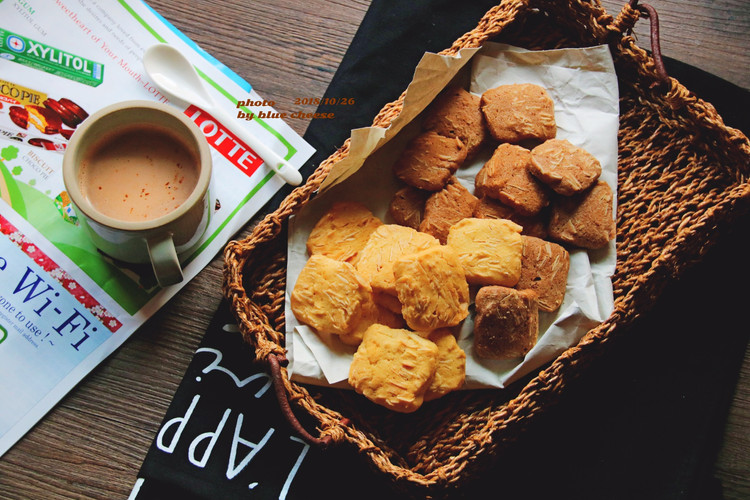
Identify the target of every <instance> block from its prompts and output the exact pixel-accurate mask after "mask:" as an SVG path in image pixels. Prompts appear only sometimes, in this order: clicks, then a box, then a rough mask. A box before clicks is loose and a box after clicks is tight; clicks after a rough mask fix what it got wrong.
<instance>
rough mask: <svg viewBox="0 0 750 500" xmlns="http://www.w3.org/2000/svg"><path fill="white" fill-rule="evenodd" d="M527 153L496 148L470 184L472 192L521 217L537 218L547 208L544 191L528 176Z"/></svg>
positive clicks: (510, 146) (513, 148)
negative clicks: (473, 190) (497, 201)
mask: <svg viewBox="0 0 750 500" xmlns="http://www.w3.org/2000/svg"><path fill="white" fill-rule="evenodd" d="M530 165H531V151H529V150H528V149H526V148H522V147H521V146H516V145H514V144H507V143H506V144H500V145H499V146H498V147H497V148H496V149H495V151H494V153H492V157H491V158H490V159H489V160H488V161H487V163H485V164H484V166H483V167H482V168H481V170H480V171H479V172H478V173H477V176H476V178H475V180H474V185H475V192H477V193H480V194H481V195H484V196H489V197H491V198H494V199H496V200H500V201H501V202H502V203H504V204H505V205H507V206H509V207H511V208H513V209H514V210H515V211H516V212H517V213H519V214H521V215H525V216H531V215H536V214H538V213H539V212H540V211H541V210H542V209H543V208H544V207H546V206H547V205H549V196H548V194H547V187H546V186H544V185H543V184H542V183H541V182H539V181H538V180H537V179H536V178H535V177H534V176H533V175H531V172H530V171H529V166H530Z"/></svg>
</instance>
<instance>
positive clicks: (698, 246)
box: [224, 0, 750, 496]
mask: <svg viewBox="0 0 750 500" xmlns="http://www.w3.org/2000/svg"><path fill="white" fill-rule="evenodd" d="M644 13H646V14H648V13H649V10H648V8H647V7H646V6H640V7H638V6H636V2H635V1H631V3H630V4H628V5H625V6H624V7H623V10H622V12H620V14H619V15H618V16H617V17H616V18H613V17H612V16H610V15H608V14H607V13H606V12H605V10H604V9H603V7H602V6H601V5H600V4H599V3H598V2H597V1H590V2H586V1H583V0H580V1H576V0H571V1H569V2H560V1H558V0H537V1H523V0H507V1H503V2H502V3H500V4H499V5H497V6H496V7H495V8H493V9H491V10H490V11H489V12H488V13H487V14H486V15H485V16H484V17H483V18H482V19H481V21H480V22H479V24H478V25H477V27H476V28H475V29H474V30H472V31H470V32H469V33H466V34H465V35H464V36H462V37H461V38H459V39H458V40H457V41H456V42H455V43H454V44H453V46H452V47H450V48H448V49H446V50H445V51H443V52H442V54H446V55H452V54H455V53H457V52H458V50H460V49H462V48H466V47H478V46H481V45H482V44H483V43H484V42H485V41H488V40H490V39H491V40H495V41H502V42H507V43H511V44H514V45H518V46H524V47H527V48H554V47H584V46H591V45H596V44H602V43H607V44H609V46H610V48H611V51H612V55H613V58H614V61H615V66H616V69H617V74H618V78H619V85H620V96H621V97H620V112H621V116H620V130H619V162H618V201H617V206H618V211H617V269H616V272H615V274H614V276H613V287H614V297H615V307H614V311H613V313H612V314H611V316H610V317H609V318H608V319H607V320H606V321H605V322H604V323H602V324H600V325H599V326H598V327H596V328H594V329H593V330H591V331H589V332H588V333H587V334H586V335H585V336H584V337H583V339H582V340H581V341H580V342H579V343H578V344H577V345H576V346H574V347H571V348H569V349H568V350H566V351H565V352H564V353H563V354H562V355H560V356H559V357H558V358H557V359H556V360H555V361H554V362H552V363H551V364H549V365H548V366H546V367H544V368H543V369H542V370H540V371H538V372H536V373H535V374H533V375H532V376H530V377H528V378H527V379H525V380H523V381H521V382H518V383H516V384H514V386H513V387H512V388H511V389H508V390H504V391H459V392H456V393H452V394H449V395H448V396H445V397H444V398H441V400H438V401H434V402H433V403H432V407H431V411H430V412H416V413H414V414H410V415H402V414H396V413H394V412H388V411H387V410H384V409H379V408H374V406H375V405H372V404H370V403H369V402H367V401H366V400H364V398H362V397H361V396H359V395H357V394H355V393H354V392H353V391H344V390H334V389H324V388H317V387H316V388H314V389H310V390H311V391H313V392H315V397H313V396H312V395H311V394H310V393H309V392H308V389H307V388H306V387H303V386H301V385H299V384H297V383H294V382H291V381H290V380H289V378H288V376H287V372H286V370H285V368H284V361H285V349H284V334H283V333H282V332H283V331H284V294H285V272H286V269H285V262H286V232H285V228H286V221H287V219H288V217H289V216H290V215H292V214H294V213H296V212H297V211H298V210H299V209H300V208H301V207H302V206H304V205H305V204H306V203H307V201H308V200H310V198H311V197H312V196H313V195H314V193H315V191H316V190H317V188H318V187H319V186H320V184H321V182H322V181H323V180H324V179H325V177H326V175H327V174H328V172H329V171H330V168H331V166H332V165H333V164H334V163H335V162H337V161H339V160H340V159H342V158H344V157H346V156H347V154H348V147H349V141H347V142H346V143H345V144H344V145H343V146H342V147H341V148H340V149H339V150H338V151H336V152H335V153H334V154H333V155H331V156H330V157H329V158H328V159H327V160H326V161H324V162H323V163H322V164H321V165H320V166H319V167H318V168H317V170H316V171H315V172H314V173H313V174H312V175H311V176H310V177H309V178H308V179H307V181H306V183H305V184H304V185H303V186H300V187H298V188H296V189H295V190H294V191H293V192H292V193H291V194H290V195H289V196H288V197H287V198H286V199H285V200H284V201H283V202H282V203H281V205H280V207H279V208H278V209H277V210H276V211H274V212H273V213H271V214H269V215H268V216H266V217H265V218H264V219H263V220H262V221H261V222H260V223H259V224H258V225H257V226H255V228H254V229H253V231H252V233H251V234H250V235H249V236H248V237H247V238H246V239H244V240H241V241H233V242H230V243H229V244H228V245H227V247H226V250H225V282H224V293H225V295H226V297H227V298H228V300H229V301H230V306H231V309H232V310H233V312H234V314H235V316H236V319H237V321H238V323H239V326H240V331H241V332H242V335H243V337H244V339H245V340H246V341H247V342H249V343H250V344H252V345H253V346H254V348H255V351H256V360H257V361H258V362H260V363H263V364H265V366H266V368H267V370H269V371H270V372H271V373H272V374H274V375H275V376H276V380H277V394H278V395H279V400H280V403H281V405H282V409H285V410H286V411H287V412H288V414H289V415H291V411H290V409H294V413H296V415H297V416H298V417H299V418H300V419H301V420H302V421H304V422H305V425H304V426H302V425H300V424H299V423H298V422H297V421H296V420H295V419H294V418H293V417H291V423H292V425H293V426H295V428H296V429H297V430H298V432H299V433H300V434H301V435H302V436H303V437H305V438H306V439H307V440H308V441H310V442H312V443H315V444H318V445H335V444H348V445H350V446H354V447H356V449H357V450H358V451H359V452H360V454H362V455H363V456H365V457H366V458H367V459H368V461H369V462H370V463H371V465H373V466H374V467H375V468H376V469H377V470H379V471H381V472H382V473H383V475H384V476H385V477H387V478H389V479H390V480H392V482H393V483H395V484H396V485H397V486H400V487H402V488H403V489H405V490H408V491H411V492H412V493H413V492H418V493H419V494H420V496H427V495H430V496H432V495H435V496H438V495H440V494H444V492H446V491H450V490H451V489H452V488H451V487H455V486H458V485H460V484H462V483H463V482H464V480H466V479H467V478H470V477H472V476H474V475H476V474H477V472H479V471H480V470H483V469H484V468H486V467H488V465H489V464H491V463H492V462H493V459H494V458H497V456H498V455H499V454H501V453H502V451H503V449H504V448H505V447H507V445H508V444H509V443H511V442H513V441H514V440H516V439H517V438H518V437H519V436H520V435H521V434H522V432H523V431H524V430H525V429H526V428H528V426H529V424H530V423H531V422H532V420H533V419H535V418H536V417H538V416H539V415H540V414H541V413H542V412H544V411H545V408H547V407H549V406H550V405H552V404H554V402H555V401H556V400H558V399H559V398H560V397H561V396H562V395H563V392H564V388H565V386H566V384H567V383H569V382H570V381H571V380H573V379H575V378H576V377H579V376H582V375H584V374H585V372H586V367H587V366H588V365H589V364H590V363H591V361H592V360H593V359H595V358H596V357H597V356H599V355H600V354H601V353H602V352H603V350H604V349H606V348H607V343H608V341H609V340H611V339H612V338H614V337H616V336H617V335H618V334H620V333H621V332H623V331H624V330H625V329H626V327H627V326H628V325H629V324H631V323H632V322H633V321H634V320H635V319H636V318H637V317H639V316H640V315H641V314H643V313H644V312H646V310H647V309H648V308H649V307H650V305H651V304H652V303H653V302H654V299H655V297H657V296H658V295H659V294H660V292H661V291H662V289H663V288H664V287H665V285H666V283H667V282H668V281H669V280H670V279H673V278H675V277H677V276H679V275H680V274H681V273H682V272H683V270H684V269H685V268H686V267H687V266H689V265H690V264H692V263H694V262H696V261H698V260H699V259H701V257H702V256H703V255H704V253H705V252H706V251H707V249H708V247H709V246H710V244H711V242H712V240H713V239H714V237H715V236H716V235H717V234H718V232H720V231H721V229H722V227H725V226H726V225H727V224H729V223H731V221H732V220H734V219H736V218H737V217H739V216H740V215H741V214H743V213H744V212H745V211H746V210H747V209H748V201H749V200H750V184H749V183H748V174H749V173H750V162H749V161H748V160H749V159H750V143H749V142H748V139H747V137H745V136H744V135H743V134H742V133H741V132H739V131H738V130H735V129H732V128H729V127H727V126H725V125H724V123H723V121H722V119H721V117H720V116H718V114H717V113H716V111H715V109H714V108H713V106H711V104H709V103H707V102H704V101H702V100H700V99H698V98H697V97H695V96H694V95H692V94H691V93H690V91H688V90H687V89H686V88H684V87H683V86H682V85H681V84H680V83H679V82H677V81H676V80H675V79H672V78H669V77H666V76H665V75H664V74H663V71H662V68H661V67H660V65H659V61H658V57H657V59H656V60H654V58H652V55H650V54H649V53H647V52H646V51H645V50H643V49H641V48H639V47H638V46H637V45H636V44H635V41H634V39H633V38H632V36H630V32H631V30H632V28H633V25H634V24H635V22H636V21H637V20H638V18H639V17H640V16H642V15H643V14H644ZM652 14H653V13H652ZM651 17H654V16H653V15H652V16H651ZM652 54H653V55H656V56H658V50H652ZM403 98H404V95H403V94H402V95H401V97H400V99H399V100H397V101H395V102H392V103H390V104H388V105H386V106H385V107H384V108H383V109H382V110H381V112H380V113H379V114H378V115H377V116H376V117H375V119H374V121H373V126H375V127H387V126H388V125H389V123H390V122H391V120H392V119H393V118H395V116H396V115H398V113H399V111H400V109H401V107H402V104H403ZM305 428H307V429H315V430H314V431H312V432H313V433H314V434H316V436H315V437H313V436H312V435H310V434H308V433H307V431H305Z"/></svg>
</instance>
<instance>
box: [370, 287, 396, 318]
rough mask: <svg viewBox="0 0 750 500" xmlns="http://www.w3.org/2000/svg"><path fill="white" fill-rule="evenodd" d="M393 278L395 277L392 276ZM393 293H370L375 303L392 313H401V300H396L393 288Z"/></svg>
mask: <svg viewBox="0 0 750 500" xmlns="http://www.w3.org/2000/svg"><path fill="white" fill-rule="evenodd" d="M394 280H395V278H394ZM393 292H394V293H393V295H391V294H390V293H383V292H373V293H372V299H373V300H374V301H375V303H376V304H377V305H378V306H379V307H381V308H383V309H386V310H388V311H390V312H392V313H394V314H398V315H399V316H400V315H401V302H399V301H398V297H396V295H395V292H396V290H395V288H394V290H393Z"/></svg>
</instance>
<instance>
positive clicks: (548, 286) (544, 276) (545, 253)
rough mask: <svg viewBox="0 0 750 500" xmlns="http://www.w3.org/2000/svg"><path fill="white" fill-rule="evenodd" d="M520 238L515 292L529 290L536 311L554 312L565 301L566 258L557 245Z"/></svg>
mask: <svg viewBox="0 0 750 500" xmlns="http://www.w3.org/2000/svg"><path fill="white" fill-rule="evenodd" d="M522 238H523V257H522V259H521V277H520V278H519V279H518V283H517V284H516V288H517V289H518V290H533V291H534V292H536V294H537V302H538V304H539V309H540V310H542V311H547V312H551V311H555V310H557V309H558V308H559V307H560V304H562V301H563V298H565V288H566V287H567V283H568V270H569V269H570V255H569V254H568V251H567V250H565V248H563V247H562V246H560V245H558V244H557V243H552V242H550V241H544V240H542V239H540V238H534V237H533V236H522Z"/></svg>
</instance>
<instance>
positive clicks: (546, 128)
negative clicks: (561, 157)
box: [480, 83, 557, 143]
mask: <svg viewBox="0 0 750 500" xmlns="http://www.w3.org/2000/svg"><path fill="white" fill-rule="evenodd" d="M480 108H481V110H482V113H483V114H484V118H485V121H486V123H487V128H488V129H489V131H490V134H492V137H494V138H495V139H497V140H498V141H501V142H511V143H519V142H521V141H526V140H538V141H545V140H547V139H551V138H553V137H555V135H556V134H557V123H556V122H555V104H554V102H553V101H552V98H550V96H549V94H548V93H547V91H546V90H545V89H544V88H543V87H540V86H539V85H534V84H532V83H516V84H511V85H500V86H499V87H495V88H492V89H489V90H487V91H485V92H484V93H483V94H482V99H481V102H480Z"/></svg>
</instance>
